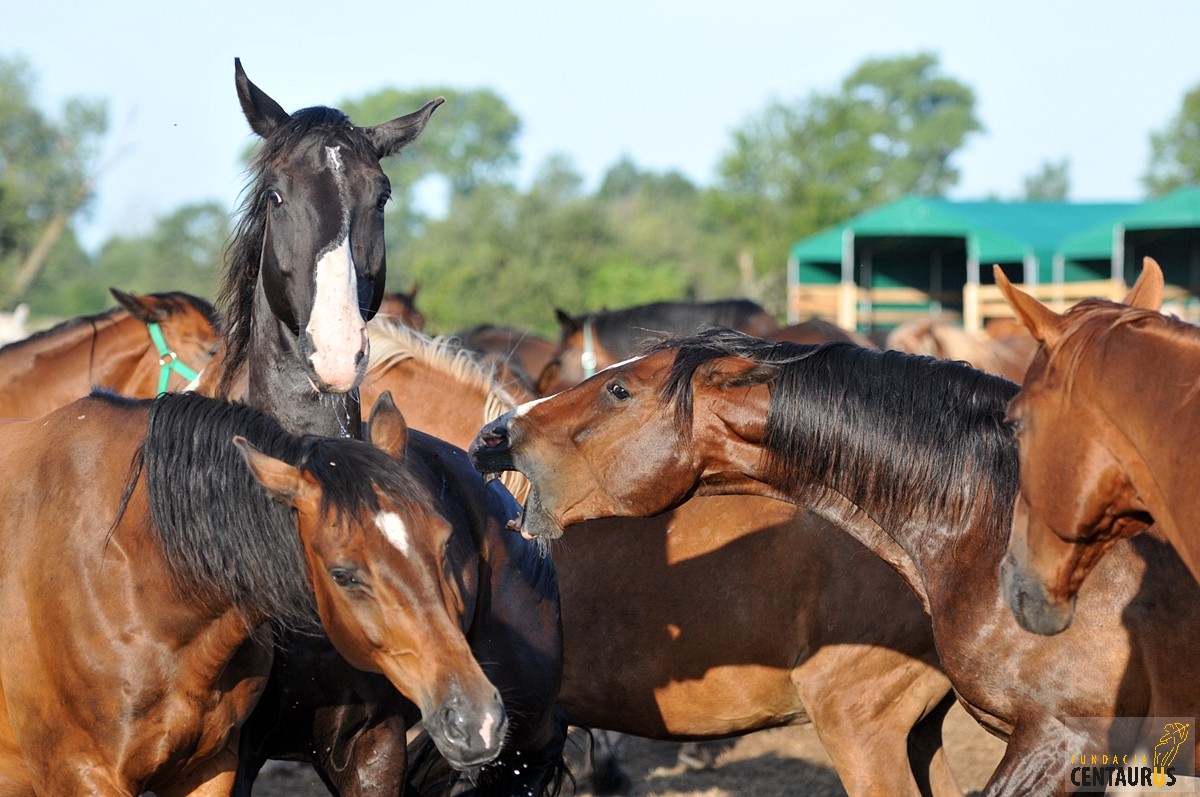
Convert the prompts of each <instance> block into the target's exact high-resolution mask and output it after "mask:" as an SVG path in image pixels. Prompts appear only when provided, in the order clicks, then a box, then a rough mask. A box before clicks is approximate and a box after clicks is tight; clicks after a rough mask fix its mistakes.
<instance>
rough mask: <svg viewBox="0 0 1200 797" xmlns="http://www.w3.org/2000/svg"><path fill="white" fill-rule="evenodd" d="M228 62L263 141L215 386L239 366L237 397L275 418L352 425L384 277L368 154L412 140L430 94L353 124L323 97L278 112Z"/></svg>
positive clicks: (337, 427) (328, 427)
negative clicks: (407, 110)
mask: <svg viewBox="0 0 1200 797" xmlns="http://www.w3.org/2000/svg"><path fill="white" fill-rule="evenodd" d="M235 72H236V83H237V94H238V100H239V101H240V102H241V106H242V111H243V113H244V114H245V116H246V119H247V121H248V122H249V123H250V127H251V129H252V130H253V131H254V132H255V133H257V134H258V135H259V136H261V137H262V139H263V141H262V143H261V145H260V149H259V151H258V152H257V154H256V155H255V157H254V162H253V164H252V165H251V172H252V174H253V184H252V185H251V186H250V187H249V188H248V189H247V191H246V200H245V204H244V206H243V208H242V218H241V221H240V223H239V226H238V228H237V230H236V231H235V233H234V238H233V243H232V245H231V247H230V252H229V257H228V264H227V270H226V274H225V281H224V285H223V287H222V292H221V303H222V306H223V307H224V308H225V310H226V316H227V318H228V320H229V329H228V331H227V334H226V337H225V346H226V351H225V353H224V368H223V372H222V374H221V380H220V384H219V385H218V386H217V388H216V389H217V392H218V393H221V394H230V393H231V392H232V391H233V389H234V385H235V383H236V382H237V380H238V379H239V377H241V376H243V370H244V372H245V373H244V376H245V378H246V379H247V383H248V392H247V394H246V398H247V400H248V401H249V402H250V403H252V404H254V405H256V406H258V407H261V408H262V409H264V410H266V411H267V412H269V413H271V414H272V415H274V416H275V417H277V418H279V420H280V422H281V423H283V425H284V427H285V428H288V429H291V430H294V431H296V432H309V433H314V434H325V435H329V436H337V435H351V436H355V435H356V434H357V432H356V431H354V430H353V428H352V427H354V426H356V425H357V423H358V418H359V408H358V397H357V394H356V393H355V390H356V388H357V387H358V384H359V382H361V381H362V377H363V374H365V373H366V369H367V359H368V345H369V343H368V338H367V321H369V320H370V318H371V316H373V315H374V314H375V311H376V310H377V309H378V308H379V303H380V301H381V300H382V298H383V294H384V284H385V279H386V263H385V257H384V239H383V211H384V206H385V205H386V204H387V201H388V199H389V198H390V196H391V186H390V184H389V183H388V179H387V176H386V175H385V174H384V173H383V169H382V168H381V167H380V165H379V161H380V160H381V159H382V158H386V157H388V156H390V155H394V154H396V153H397V152H399V151H400V149H401V148H402V147H404V146H405V145H406V144H408V143H410V142H411V141H413V140H414V139H416V138H417V136H418V135H420V133H421V131H422V130H423V129H424V128H425V124H426V123H427V122H428V121H429V117H430V115H431V114H432V113H433V111H434V109H436V108H437V107H438V106H439V105H441V103H442V100H441V99H440V98H439V99H437V100H433V101H432V102H429V103H427V104H426V105H425V106H424V107H423V108H421V109H420V110H419V111H416V112H414V113H411V114H408V115H407V116H401V117H399V118H397V119H393V120H392V121H390V122H385V123H383V124H379V125H374V126H371V127H361V126H357V125H355V124H353V123H351V121H350V119H349V118H348V117H347V116H346V115H345V114H344V113H342V112H341V111H339V110H336V109H334V108H323V107H316V108H306V109H304V110H300V111H297V112H296V113H294V114H289V113H288V112H287V111H285V110H284V109H283V108H282V107H281V106H280V105H279V103H277V102H276V101H275V100H273V99H271V97H270V96H268V95H267V94H266V93H265V92H263V91H262V90H261V89H259V88H258V87H257V86H255V85H254V84H253V83H251V82H250V80H249V79H248V78H247V77H246V73H245V72H244V71H243V70H242V65H241V62H240V61H237V62H236V69H235ZM331 409H333V410H335V411H331Z"/></svg>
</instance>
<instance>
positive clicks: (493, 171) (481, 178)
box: [340, 86, 521, 204]
mask: <svg viewBox="0 0 1200 797" xmlns="http://www.w3.org/2000/svg"><path fill="white" fill-rule="evenodd" d="M437 97H443V98H445V100H446V101H445V103H443V104H442V105H441V107H439V108H438V109H437V110H436V111H435V112H434V114H433V116H432V117H430V119H429V124H428V125H426V127H425V130H424V132H422V133H421V136H420V138H418V139H417V140H416V141H415V142H414V143H413V144H411V145H409V146H408V147H407V148H405V149H404V150H402V151H401V153H400V154H399V155H398V156H397V157H394V158H390V159H388V160H387V161H386V162H385V163H384V169H385V171H386V172H387V174H388V179H390V180H391V181H392V191H393V198H394V199H396V200H397V204H404V203H405V200H406V197H407V198H408V199H410V198H411V197H410V196H407V194H408V192H410V191H411V189H412V187H413V186H415V185H417V184H418V183H419V182H420V181H421V180H423V179H424V178H426V177H429V176H431V175H437V176H439V177H441V178H443V179H444V180H445V181H446V182H447V184H448V185H449V187H450V192H451V194H452V195H454V196H465V195H467V194H470V193H471V192H472V191H474V190H475V189H476V188H478V187H479V186H480V185H483V184H485V183H495V182H500V181H503V180H504V179H505V178H506V177H507V176H508V175H509V173H510V172H511V171H512V169H513V168H514V167H515V166H516V164H517V160H518V156H517V150H516V138H517V135H518V133H520V130H521V122H520V120H519V119H518V118H517V115H516V114H515V113H513V111H512V110H511V109H510V108H509V107H508V105H507V104H505V102H504V100H502V99H501V98H500V97H499V96H498V95H497V94H495V93H494V92H492V91H490V90H487V89H480V90H476V91H459V90H456V89H452V88H448V87H445V86H442V87H431V88H420V89H412V90H407V91H400V90H398V89H383V90H381V91H377V92H375V93H374V94H370V95H368V96H366V97H364V98H362V99H360V100H347V101H346V102H344V103H343V104H342V105H341V106H340V107H341V108H342V110H343V111H345V112H346V113H348V114H350V118H351V119H353V120H355V122H356V123H359V124H365V125H373V124H379V123H382V122H386V121H388V120H389V119H394V118H396V117H398V116H403V115H405V114H408V113H412V112H413V111H415V110H417V109H418V108H420V107H421V106H422V105H424V104H425V103H427V102H429V101H430V100H432V99H435V98H437Z"/></svg>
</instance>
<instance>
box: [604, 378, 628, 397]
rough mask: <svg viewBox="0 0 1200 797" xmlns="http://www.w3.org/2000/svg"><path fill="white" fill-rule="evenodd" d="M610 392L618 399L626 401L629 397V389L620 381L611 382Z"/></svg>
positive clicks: (609, 385)
mask: <svg viewBox="0 0 1200 797" xmlns="http://www.w3.org/2000/svg"><path fill="white" fill-rule="evenodd" d="M608 394H609V395H610V396H612V397H613V398H615V399H616V400H617V401H625V400H626V399H628V398H629V391H628V390H626V389H625V386H624V385H622V384H621V383H620V382H609V384H608Z"/></svg>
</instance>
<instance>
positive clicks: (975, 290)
mask: <svg viewBox="0 0 1200 797" xmlns="http://www.w3.org/2000/svg"><path fill="white" fill-rule="evenodd" d="M1017 287H1019V288H1020V289H1021V290H1023V291H1025V292H1026V293H1028V294H1030V295H1032V296H1034V297H1035V298H1036V299H1038V300H1039V301H1041V302H1043V303H1044V304H1046V305H1048V306H1049V307H1050V308H1051V309H1053V310H1055V311H1056V312H1060V313H1061V312H1062V311H1064V310H1066V309H1067V308H1068V307H1070V306H1071V305H1073V304H1075V303H1077V302H1080V301H1082V300H1084V299H1091V298H1100V299H1110V300H1112V301H1116V302H1119V301H1121V299H1123V298H1125V294H1126V293H1127V292H1128V290H1129V289H1128V287H1127V286H1126V285H1125V283H1124V282H1122V281H1120V280H1111V279H1105V280H1086V281H1081V282H1063V283H1059V284H1053V283H1051V284H1040V285H1018V286H1017ZM958 298H959V297H958V296H957V295H954V294H942V295H941V296H940V299H941V301H942V302H943V303H950V302H953V301H955V300H957V299H958ZM932 301H933V297H932V296H930V294H928V293H926V292H925V291H922V290H918V289H916V288H875V289H873V290H868V289H866V288H859V287H857V286H855V285H854V284H853V283H842V284H839V285H793V286H792V287H791V289H790V291H789V294H788V316H789V318H790V319H792V320H799V319H804V318H808V317H811V316H815V317H817V318H823V319H826V320H828V321H833V322H835V323H836V324H837V325H838V326H840V327H842V328H843V329H858V327H859V325H860V322H861V323H863V324H879V325H883V326H893V325H896V324H902V323H904V322H905V321H911V320H913V319H915V318H923V317H927V316H929V315H930V310H929V306H930V303H931V302H932ZM1163 302H1164V305H1165V306H1164V311H1165V312H1169V313H1172V314H1174V315H1177V316H1179V317H1180V318H1183V319H1184V320H1186V321H1191V322H1193V323H1196V322H1200V300H1198V299H1197V297H1195V296H1193V295H1192V294H1191V293H1190V292H1189V291H1188V290H1187V289H1185V288H1182V287H1180V286H1178V285H1167V286H1165V288H1164V289H1163ZM962 308H963V310H962V324H963V329H965V330H966V331H967V332H971V333H977V332H980V331H982V330H983V327H984V325H985V324H986V323H987V322H988V321H989V320H991V319H994V318H1013V317H1014V314H1013V311H1012V308H1011V307H1009V306H1008V302H1007V301H1005V299H1004V295H1003V294H1002V293H1000V288H999V286H997V285H965V286H963V293H962ZM942 316H943V317H944V318H949V319H954V318H957V317H958V314H957V313H955V312H953V311H943V312H942Z"/></svg>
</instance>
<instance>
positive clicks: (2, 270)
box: [0, 58, 108, 306]
mask: <svg viewBox="0 0 1200 797" xmlns="http://www.w3.org/2000/svg"><path fill="white" fill-rule="evenodd" d="M33 83H34V81H33V76H32V72H31V70H30V68H29V66H28V64H26V63H25V62H24V61H23V60H21V59H19V58H13V59H5V58H0V306H8V305H11V304H13V303H15V302H16V301H17V300H19V299H20V298H21V297H22V295H23V294H24V293H25V291H26V289H27V288H28V287H29V285H30V284H31V283H32V282H33V281H34V279H35V278H36V277H37V274H38V272H39V271H40V270H41V268H42V267H43V265H45V263H46V262H47V260H48V259H49V258H50V256H51V251H52V250H53V248H54V246H55V244H56V243H57V242H58V241H59V240H60V239H61V237H62V235H63V233H64V232H66V230H67V227H68V224H69V221H70V219H71V218H72V217H73V216H74V215H75V214H76V213H78V212H79V211H80V210H81V209H83V208H84V207H85V206H86V205H87V203H88V200H89V199H90V198H91V196H92V192H93V190H94V188H95V178H96V172H97V163H96V161H97V157H98V155H99V147H100V143H101V141H102V139H103V137H104V134H105V133H106V131H107V129H108V113H107V108H106V105H105V104H104V103H103V102H101V101H90V100H81V99H71V100H68V101H67V102H66V103H65V105H64V107H63V110H62V117H61V120H60V121H55V120H53V119H50V118H48V117H47V116H46V115H45V114H43V113H42V112H41V111H40V110H38V109H37V108H36V107H35V105H34V103H33V99H32V94H33Z"/></svg>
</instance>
